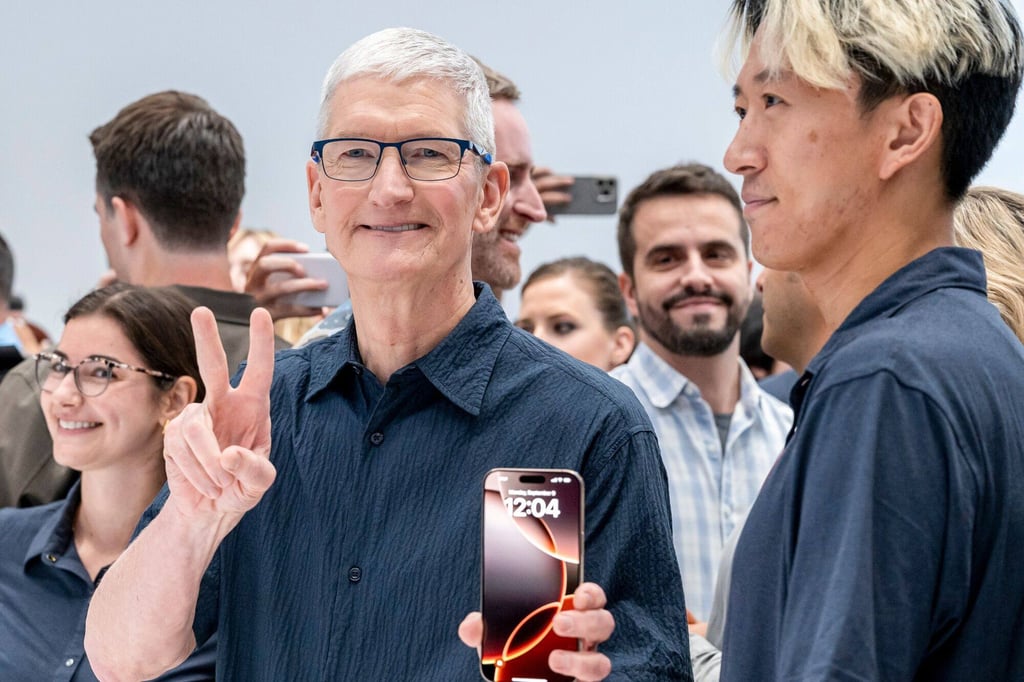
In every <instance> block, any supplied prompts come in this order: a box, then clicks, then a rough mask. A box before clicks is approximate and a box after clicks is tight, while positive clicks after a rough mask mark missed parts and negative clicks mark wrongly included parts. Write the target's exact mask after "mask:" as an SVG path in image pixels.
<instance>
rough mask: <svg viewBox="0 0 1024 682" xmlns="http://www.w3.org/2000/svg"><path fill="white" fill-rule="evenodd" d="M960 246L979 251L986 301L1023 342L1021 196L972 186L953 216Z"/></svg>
mask: <svg viewBox="0 0 1024 682" xmlns="http://www.w3.org/2000/svg"><path fill="white" fill-rule="evenodd" d="M954 236H955V239H956V243H957V244H958V245H959V246H965V247H967V248H971V249H977V250H978V251H981V255H982V257H983V258H984V259H985V272H986V275H987V277H988V299H989V300H990V301H991V302H992V303H993V304H994V305H995V306H996V308H998V309H999V314H1000V315H1002V317H1003V320H1004V321H1005V322H1006V324H1007V325H1009V326H1010V329H1012V330H1013V333H1014V334H1016V335H1017V337H1018V338H1019V339H1020V340H1021V341H1022V342H1024V195H1020V194H1017V193H1016V192H1011V191H1009V190H1005V189H999V188H997V187H972V188H970V189H969V190H968V191H967V195H966V196H965V197H964V198H963V200H962V201H961V202H960V203H959V204H958V205H957V207H956V211H955V213H954Z"/></svg>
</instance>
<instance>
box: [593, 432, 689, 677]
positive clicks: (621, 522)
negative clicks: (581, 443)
mask: <svg viewBox="0 0 1024 682" xmlns="http://www.w3.org/2000/svg"><path fill="white" fill-rule="evenodd" d="M587 469H588V471H586V472H585V473H584V478H585V479H586V480H587V491H586V499H587V502H586V542H587V546H586V549H585V552H586V554H585V561H586V564H585V567H584V571H585V573H584V576H585V578H586V579H587V580H588V581H591V582H596V583H597V584H598V585H600V586H601V587H602V588H603V589H604V591H605V593H606V595H607V597H608V610H609V611H611V613H612V615H613V616H614V617H615V633H614V634H613V635H612V638H611V639H610V640H609V641H608V642H607V643H606V644H604V645H602V646H601V647H600V649H601V651H603V652H605V653H606V654H607V655H608V656H609V658H611V660H612V675H611V676H610V677H609V678H608V679H609V680H630V681H631V682H638V681H642V680H691V679H692V674H691V671H690V663H689V645H688V638H687V628H686V607H685V604H684V599H683V588H682V581H681V579H680V577H679V565H678V563H677V560H676V555H675V551H674V549H673V547H672V528H671V525H672V522H671V516H670V512H669V504H668V483H667V480H666V476H665V469H664V467H663V466H662V463H661V454H660V453H659V451H658V444H657V440H656V438H655V436H654V433H653V432H652V431H648V430H637V431H634V432H633V433H632V434H630V435H629V437H628V438H626V439H625V440H624V442H622V443H621V444H620V446H619V447H617V448H614V449H613V451H612V455H611V456H610V457H607V458H605V459H604V460H600V461H598V460H595V461H591V462H590V463H589V464H588V466H587Z"/></svg>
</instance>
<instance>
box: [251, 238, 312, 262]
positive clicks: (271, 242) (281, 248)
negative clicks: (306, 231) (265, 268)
mask: <svg viewBox="0 0 1024 682" xmlns="http://www.w3.org/2000/svg"><path fill="white" fill-rule="evenodd" d="M271 253H309V245H308V244H304V243H303V242H300V241H296V240H294V239H286V238H284V237H274V238H272V239H268V240H267V242H266V243H265V244H264V245H263V246H262V247H260V251H259V253H258V254H256V258H260V257H262V256H266V255H267V254H271Z"/></svg>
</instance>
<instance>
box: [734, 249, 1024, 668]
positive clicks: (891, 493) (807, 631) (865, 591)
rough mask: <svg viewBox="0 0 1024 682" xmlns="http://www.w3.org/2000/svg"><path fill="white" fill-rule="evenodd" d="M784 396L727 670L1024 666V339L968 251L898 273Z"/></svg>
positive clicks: (944, 253) (752, 519) (744, 556)
mask: <svg viewBox="0 0 1024 682" xmlns="http://www.w3.org/2000/svg"><path fill="white" fill-rule="evenodd" d="M793 399H794V409H795V410H796V423H795V425H794V427H793V433H792V435H791V440H790V442H789V444H788V446H787V447H786V449H785V451H784V452H783V454H782V456H781V457H780V458H779V461H778V463H777V464H776V467H775V470H774V471H773V472H772V473H771V475H769V477H768V479H767V480H766V481H765V484H764V488H763V489H762V490H761V494H760V496H759V497H758V499H757V502H756V503H755V504H754V507H753V509H752V510H751V512H750V515H749V517H748V518H747V523H746V527H745V528H744V530H743V534H742V536H741V537H740V541H739V545H738V546H737V549H736V555H735V560H734V562H733V573H732V576H733V577H732V592H731V595H730V600H729V609H728V618H727V619H726V623H725V641H724V647H723V650H724V657H723V662H722V680H743V681H744V682H745V681H748V680H826V679H827V680H840V679H842V680H950V681H952V680H1021V679H1024V646H1022V642H1024V619H1022V618H1021V614H1022V613H1024V580H1022V579H1021V566H1022V565H1024V347H1022V346H1021V344H1020V341H1019V340H1018V339H1017V338H1016V337H1015V336H1014V335H1013V334H1012V332H1011V331H1010V330H1009V328H1008V327H1007V326H1006V325H1005V324H1004V323H1003V321H1002V320H1001V319H1000V317H999V314H998V312H997V311H996V309H995V307H993V306H992V305H991V304H990V303H989V302H988V301H987V300H986V299H985V271H984V269H983V266H982V259H981V256H980V254H978V253H977V252H974V251H968V250H966V249H954V248H943V249H936V250H934V251H932V252H931V253H929V254H927V255H925V256H923V257H921V258H919V259H917V260H915V261H914V262H912V263H910V264H908V265H906V266H905V267H904V268H902V269H901V270H899V271H898V272H896V273H894V274H893V275H892V276H891V277H889V278H888V279H887V280H886V281H885V282H883V283H882V284H881V285H880V286H879V287H878V288H877V289H876V290H875V291H874V292H872V293H871V294H870V295H868V296H867V297H866V298H865V299H864V300H863V301H861V303H860V304H859V305H858V306H857V307H856V308H855V309H854V310H853V311H852V312H851V313H850V315H849V317H848V318H847V319H846V320H845V321H844V322H843V324H842V326H841V327H840V328H839V329H838V330H837V331H836V333H835V334H834V335H833V336H832V338H831V339H830V340H829V341H828V343H827V344H826V345H825V347H824V348H823V349H822V351H821V352H820V353H819V354H818V356H817V357H816V358H814V360H813V361H811V363H810V365H809V366H808V368H807V372H806V373H805V374H804V376H803V377H802V378H801V379H800V381H799V382H798V383H797V386H796V387H795V388H794V389H793Z"/></svg>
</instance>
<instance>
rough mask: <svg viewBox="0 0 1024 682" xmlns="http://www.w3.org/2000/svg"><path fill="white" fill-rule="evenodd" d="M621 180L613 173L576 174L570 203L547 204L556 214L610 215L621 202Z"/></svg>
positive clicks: (549, 210) (551, 211)
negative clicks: (612, 174)
mask: <svg viewBox="0 0 1024 682" xmlns="http://www.w3.org/2000/svg"><path fill="white" fill-rule="evenodd" d="M618 188H619V181H618V179H617V178H615V177H614V176H611V175H576V176H573V183H572V186H571V187H569V188H568V190H567V191H568V192H569V194H570V195H571V196H572V199H571V200H570V201H569V203H568V204H562V205H560V206H558V205H552V206H547V207H545V208H547V211H548V213H551V214H554V215H609V214H613V213H615V211H616V210H617V209H618V203H619V190H618Z"/></svg>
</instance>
